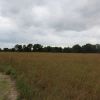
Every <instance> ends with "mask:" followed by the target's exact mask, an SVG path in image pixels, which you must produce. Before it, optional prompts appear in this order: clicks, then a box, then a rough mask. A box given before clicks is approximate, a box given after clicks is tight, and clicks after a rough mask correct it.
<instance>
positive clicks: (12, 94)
mask: <svg viewBox="0 0 100 100" xmlns="http://www.w3.org/2000/svg"><path fill="white" fill-rule="evenodd" d="M17 96H18V93H17V91H16V86H15V83H14V81H12V80H11V78H10V77H9V76H8V75H4V74H2V73H0V100H17Z"/></svg>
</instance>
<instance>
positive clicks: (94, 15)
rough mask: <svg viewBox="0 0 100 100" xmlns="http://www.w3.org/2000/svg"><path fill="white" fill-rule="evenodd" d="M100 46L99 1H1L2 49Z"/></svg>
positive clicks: (0, 32)
mask: <svg viewBox="0 0 100 100" xmlns="http://www.w3.org/2000/svg"><path fill="white" fill-rule="evenodd" d="M17 43H20V44H27V43H33V44H34V43H40V44H43V45H51V46H72V45H74V44H81V45H82V44H85V43H92V44H96V43H100V0H0V47H12V46H13V45H15V44H17Z"/></svg>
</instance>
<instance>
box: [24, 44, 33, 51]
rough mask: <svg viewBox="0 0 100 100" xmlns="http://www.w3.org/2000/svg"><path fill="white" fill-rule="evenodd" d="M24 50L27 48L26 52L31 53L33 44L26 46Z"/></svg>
mask: <svg viewBox="0 0 100 100" xmlns="http://www.w3.org/2000/svg"><path fill="white" fill-rule="evenodd" d="M26 48H27V51H28V52H30V51H32V50H33V44H28V45H27V47H26Z"/></svg>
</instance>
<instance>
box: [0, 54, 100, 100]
mask: <svg viewBox="0 0 100 100" xmlns="http://www.w3.org/2000/svg"><path fill="white" fill-rule="evenodd" d="M0 65H1V66H3V67H4V68H6V67H7V66H11V67H12V68H13V69H15V71H16V73H17V75H16V77H17V78H16V80H17V85H18V87H19V89H20V90H21V95H22V97H24V98H26V100H99V99H100V55H99V54H60V53H58V54H56V53H55V54H54V53H0ZM5 66H6V67H5ZM1 70H2V68H1Z"/></svg>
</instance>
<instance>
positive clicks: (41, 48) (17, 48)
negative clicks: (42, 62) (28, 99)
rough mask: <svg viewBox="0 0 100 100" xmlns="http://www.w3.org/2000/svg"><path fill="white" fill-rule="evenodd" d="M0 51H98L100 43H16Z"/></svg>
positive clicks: (99, 51) (99, 50)
mask: <svg viewBox="0 0 100 100" xmlns="http://www.w3.org/2000/svg"><path fill="white" fill-rule="evenodd" d="M0 51H1V52H58V53H100V44H95V45H93V44H85V45H83V46H80V45H79V44H76V45H74V46H73V47H64V48H62V47H52V46H43V45H41V44H34V45H33V44H28V45H20V44H17V45H15V46H14V47H13V48H10V49H9V48H3V49H0Z"/></svg>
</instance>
